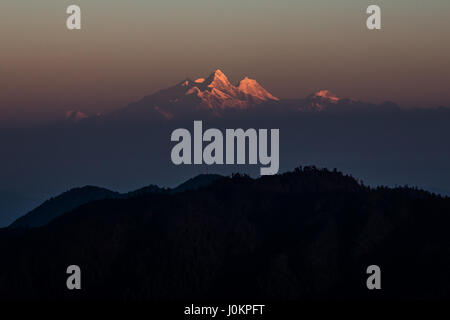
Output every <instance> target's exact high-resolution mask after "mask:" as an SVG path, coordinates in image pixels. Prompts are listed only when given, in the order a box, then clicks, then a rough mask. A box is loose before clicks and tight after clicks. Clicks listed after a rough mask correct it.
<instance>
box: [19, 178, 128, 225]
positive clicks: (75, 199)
mask: <svg viewBox="0 0 450 320" xmlns="http://www.w3.org/2000/svg"><path fill="white" fill-rule="evenodd" d="M119 195H120V194H119V193H118V192H113V191H110V190H107V189H103V188H98V187H93V186H86V187H82V188H74V189H71V190H69V191H67V192H64V193H63V194H61V195H59V196H57V197H55V198H52V199H49V200H47V201H45V202H44V203H43V204H41V205H40V206H39V207H37V208H36V209H34V210H32V211H30V212H29V213H27V214H26V215H24V216H23V217H20V218H19V219H17V220H16V221H14V222H13V223H12V224H11V226H10V227H11V228H30V227H40V226H43V225H46V224H47V223H49V222H50V221H52V220H53V219H54V218H56V217H58V216H59V215H61V214H62V213H65V212H68V211H70V210H73V209H75V208H76V207H78V206H80V205H82V204H85V203H88V202H91V201H94V200H100V199H110V198H116V197H118V196H119Z"/></svg>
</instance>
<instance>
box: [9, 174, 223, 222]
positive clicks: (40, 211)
mask: <svg viewBox="0 0 450 320" xmlns="http://www.w3.org/2000/svg"><path fill="white" fill-rule="evenodd" d="M221 177H222V176H220V175H216V174H210V175H205V174H200V175H198V176H196V177H194V178H192V179H189V180H188V181H186V182H183V183H182V184H180V185H179V186H178V187H176V188H174V189H163V188H160V187H158V186H156V185H149V186H146V187H143V188H140V189H137V190H134V191H130V192H127V193H119V192H114V191H110V190H108V189H104V188H99V187H93V186H86V187H82V188H74V189H71V190H69V191H67V192H64V193H62V194H61V195H59V196H57V197H54V198H52V199H49V200H47V201H45V202H44V203H43V204H41V205H40V206H39V207H37V208H36V209H34V210H32V211H30V212H29V213H27V214H26V215H24V216H22V217H20V218H19V219H17V220H16V221H14V222H13V223H12V224H11V225H10V226H9V228H13V229H15V228H36V227H42V226H44V225H46V224H48V223H49V222H50V221H52V220H53V219H55V218H57V217H59V216H61V215H63V214H65V213H67V212H70V211H72V210H73V209H75V208H77V207H79V206H81V205H83V204H86V203H89V202H92V201H96V200H104V199H128V198H134V197H139V196H144V195H146V194H149V193H163V192H171V193H177V192H183V191H187V190H196V189H198V188H200V187H204V186H207V185H210V184H211V183H213V182H214V181H216V180H217V179H219V178H221Z"/></svg>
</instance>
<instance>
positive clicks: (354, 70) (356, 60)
mask: <svg viewBox="0 0 450 320" xmlns="http://www.w3.org/2000/svg"><path fill="white" fill-rule="evenodd" d="M70 4H76V5H79V6H80V7H81V10H82V30H76V31H69V30H67V28H66V24H65V23H66V19H67V16H68V15H67V14H66V8H67V6H68V5H70ZM369 4H377V5H379V6H380V7H381V10H382V29H381V30H379V31H369V30H367V28H366V22H365V21H366V18H367V14H366V13H365V11H366V8H367V7H368V5H369ZM0 30H1V32H0V40H1V43H2V45H1V50H0V58H1V59H0V125H5V124H7V123H14V122H21V121H22V122H23V121H31V122H33V121H35V122H39V121H45V120H48V119H55V118H58V117H62V116H63V115H64V113H65V112H66V111H67V110H70V109H75V110H80V111H82V112H85V113H87V114H95V113H98V112H103V113H104V112H108V111H111V110H114V109H117V108H119V107H122V106H125V105H127V104H128V103H129V102H132V101H136V100H139V99H140V98H141V97H143V96H145V95H148V94H151V93H152V92H154V91H156V90H158V89H162V88H166V87H168V86H170V85H173V84H175V83H177V82H180V81H181V80H183V79H185V78H186V77H190V78H196V77H200V76H203V77H204V76H207V75H208V74H210V73H211V72H212V71H214V70H215V69H217V68H220V69H221V70H223V71H224V72H225V73H226V74H227V75H228V76H229V78H230V79H231V80H232V81H233V82H237V81H238V80H240V79H241V78H242V77H244V76H249V77H251V78H255V79H257V80H258V82H260V83H261V84H262V85H263V86H264V87H265V88H266V89H267V90H269V91H270V92H271V93H273V94H274V95H275V96H278V97H281V98H301V97H304V96H306V95H309V94H310V93H312V92H315V91H317V90H320V89H328V90H331V91H332V92H334V93H336V94H337V95H338V96H340V97H352V98H356V99H361V100H364V101H372V102H376V103H378V102H382V101H386V100H390V101H396V102H398V103H400V104H401V105H403V106H405V107H432V106H439V105H445V106H450V90H449V84H450V41H448V39H450V1H448V0H430V1H422V0H396V1H381V0H378V1H375V0H373V1H363V0H361V1H357V0H341V1H336V0H305V1H298V0H278V1H273V0H227V1H219V0H190V1H187V0H152V1H147V0H128V1H117V0H71V1H62V0H58V1H56V0H52V1H50V0H40V1H26V0H2V1H1V3H0Z"/></svg>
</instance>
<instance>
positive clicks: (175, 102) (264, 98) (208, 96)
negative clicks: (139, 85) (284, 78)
mask: <svg viewBox="0 0 450 320" xmlns="http://www.w3.org/2000/svg"><path fill="white" fill-rule="evenodd" d="M278 100H279V99H278V98H277V97H275V96H274V95H272V94H271V93H270V92H268V91H267V90H266V89H264V88H263V87H262V86H261V85H260V84H259V83H258V82H257V81H256V80H254V79H250V78H248V77H245V78H244V79H242V80H241V81H240V82H239V83H238V84H237V85H233V84H232V83H231V82H230V81H229V79H228V77H227V76H226V75H225V74H224V73H223V72H222V71H221V70H219V69H218V70H216V71H215V72H213V73H212V74H211V75H210V76H209V77H207V78H198V79H196V80H191V79H186V80H183V81H181V82H180V83H178V84H176V85H174V86H172V87H169V88H167V89H163V90H160V91H158V92H156V93H154V94H152V95H150V96H147V97H145V98H144V99H142V100H141V101H139V102H136V103H134V104H131V105H129V106H128V107H127V108H126V109H133V110H136V109H140V110H147V111H149V110H152V111H154V112H156V113H158V114H159V115H160V116H161V117H163V118H165V119H171V118H173V117H174V116H176V115H178V114H184V113H187V112H191V111H193V110H210V111H212V112H213V113H214V114H220V112H221V111H223V110H225V109H230V108H234V109H247V108H250V107H253V106H256V105H258V104H262V103H265V102H269V101H272V102H274V101H278Z"/></svg>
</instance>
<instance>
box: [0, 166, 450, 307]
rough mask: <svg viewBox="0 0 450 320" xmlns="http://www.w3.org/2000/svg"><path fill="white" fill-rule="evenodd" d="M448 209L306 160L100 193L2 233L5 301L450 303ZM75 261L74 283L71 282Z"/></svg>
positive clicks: (438, 201) (0, 277) (412, 192)
mask: <svg viewBox="0 0 450 320" xmlns="http://www.w3.org/2000/svg"><path fill="white" fill-rule="evenodd" d="M449 214H450V199H448V198H442V197H439V196H436V195H433V194H430V193H427V192H423V191H420V190H416V189H411V188H395V189H390V188H377V189H371V188H368V187H366V186H363V185H362V184H361V183H359V182H358V181H356V180H355V179H354V178H352V177H349V176H344V175H342V174H341V173H339V172H336V171H328V170H318V169H315V168H313V167H305V168H298V169H296V170H295V171H294V172H290V173H285V174H281V175H276V176H266V177H262V178H259V179H251V178H249V177H247V176H241V175H235V176H233V177H230V178H218V179H215V181H214V182H212V184H210V185H208V186H204V187H200V188H198V189H196V190H188V191H185V192H179V193H173V194H172V193H145V194H143V195H141V196H139V195H138V196H136V197H133V198H129V199H109V200H101V201H95V202H92V203H88V204H85V205H82V206H80V207H78V208H77V209H75V210H74V211H72V212H70V213H66V214H64V215H62V216H61V217H59V218H57V219H55V220H54V221H52V222H51V223H50V224H48V225H47V226H44V227H42V228H38V229H30V230H26V231H22V232H11V231H9V232H2V233H0V252H1V255H2V263H1V264H0V298H8V299H18V298H20V299H22V298H30V299H73V298H76V299H80V298H81V299H84V298H85V299H96V298H98V299H108V298H119V299H132V300H135V299H151V300H173V299H202V300H205V299H206V300H208V299H209V300H212V299H221V298H228V299H252V301H254V300H255V299H264V300H298V299H323V298H332V299H350V298H357V299H374V298H375V299H378V298H386V299H390V298H395V299H409V298H423V299H431V298H449V297H450V274H449V273H448V270H450V249H449V248H450V234H449V233H448V226H449V223H450V216H449ZM72 264H76V265H78V266H80V268H81V270H82V290H80V291H69V290H67V288H66V278H67V274H66V268H67V266H69V265H72ZM372 264H375V265H378V266H380V267H381V272H382V290H379V291H375V292H374V291H369V290H368V289H367V287H366V279H367V277H368V275H367V274H366V268H367V267H368V266H369V265H372Z"/></svg>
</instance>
